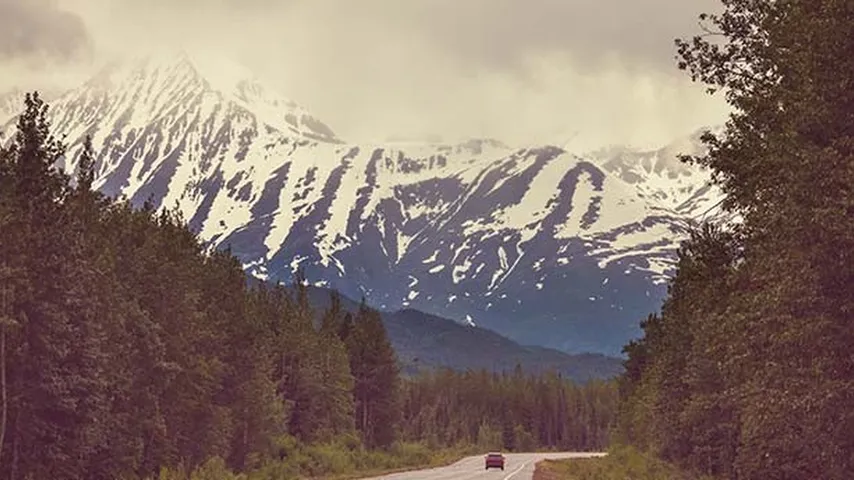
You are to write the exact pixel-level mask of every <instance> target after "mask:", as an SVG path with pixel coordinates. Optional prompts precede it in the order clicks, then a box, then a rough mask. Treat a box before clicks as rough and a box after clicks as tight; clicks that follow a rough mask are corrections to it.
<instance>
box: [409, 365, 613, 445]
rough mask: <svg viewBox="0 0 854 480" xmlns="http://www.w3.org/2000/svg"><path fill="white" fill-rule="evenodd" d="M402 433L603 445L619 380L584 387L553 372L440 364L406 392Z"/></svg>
mask: <svg viewBox="0 0 854 480" xmlns="http://www.w3.org/2000/svg"><path fill="white" fill-rule="evenodd" d="M402 397H403V421H402V422H401V435H402V436H403V437H404V438H407V439H413V440H419V441H426V442H428V444H431V445H455V444H472V445H477V446H479V447H481V449H483V450H502V449H504V450H510V451H514V450H516V451H532V450H535V449H541V448H546V449H557V450H574V451H583V450H588V451H589V450H601V449H604V448H605V447H606V446H607V444H608V432H609V429H610V428H611V426H612V420H613V419H614V416H615V411H616V403H617V402H616V400H617V395H616V385H615V384H614V383H613V382H599V381H591V382H589V383H587V384H585V385H584V386H583V387H580V386H577V385H574V384H572V383H571V382H568V381H566V380H564V379H563V378H561V377H560V376H559V375H557V374H545V375H539V376H533V375H524V374H523V373H522V371H521V369H519V368H517V369H516V370H515V371H514V372H513V373H512V374H508V373H506V372H505V373H501V374H499V373H490V372H487V371H483V370H482V371H477V372H475V371H470V372H464V373H461V372H454V371H452V370H441V371H438V372H431V373H426V374H422V375H421V377H419V378H417V379H415V381H412V382H408V383H407V385H406V386H405V388H404V390H403V395H402Z"/></svg>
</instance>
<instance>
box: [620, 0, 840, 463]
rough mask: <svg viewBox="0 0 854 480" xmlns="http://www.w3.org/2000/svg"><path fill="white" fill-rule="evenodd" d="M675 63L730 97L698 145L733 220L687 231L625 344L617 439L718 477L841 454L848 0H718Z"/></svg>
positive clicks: (827, 459)
mask: <svg viewBox="0 0 854 480" xmlns="http://www.w3.org/2000/svg"><path fill="white" fill-rule="evenodd" d="M723 4H724V7H725V8H724V11H723V13H722V14H720V15H718V16H703V19H704V20H707V21H708V22H709V23H710V26H708V27H707V29H708V30H709V31H710V32H713V33H715V34H717V35H718V36H719V37H721V38H722V39H723V40H724V41H723V42H718V41H714V42H712V41H710V40H709V38H708V37H697V38H695V39H693V41H691V42H684V41H679V42H677V43H678V45H679V52H680V55H681V57H682V61H681V62H680V67H681V68H683V69H686V70H688V71H690V72H691V74H692V76H693V78H694V79H695V80H700V81H702V82H704V83H706V84H708V85H709V86H710V87H711V88H712V89H722V90H725V91H726V95H727V99H728V101H729V102H730V104H731V105H732V106H733V107H734V113H733V114H732V115H731V117H730V120H729V122H728V123H727V126H726V130H725V131H724V133H723V134H722V135H720V136H714V135H711V134H707V135H706V136H705V137H704V139H705V141H706V142H707V144H708V145H709V147H710V151H709V153H708V154H707V155H705V156H702V157H699V158H686V160H688V161H693V162H697V163H699V164H701V165H705V166H707V167H709V168H711V169H712V171H713V174H714V177H715V179H716V181H717V183H718V184H719V185H720V186H721V187H722V188H723V190H724V192H725V193H726V199H725V202H724V204H723V205H724V207H725V208H726V209H728V210H730V211H732V212H733V213H736V214H738V215H740V216H741V217H742V219H743V224H741V225H740V226H738V227H735V226H729V228H727V229H725V230H724V229H716V228H712V227H710V226H708V225H706V226H703V227H702V228H700V229H698V231H697V232H696V233H695V234H694V235H693V236H692V237H691V239H690V240H689V241H688V242H686V244H685V247H684V248H683V250H682V251H681V252H680V261H679V266H678V271H677V275H676V277H675V278H674V279H673V281H672V284H671V286H670V292H669V298H668V299H667V301H666V303H665V305H664V308H663V309H662V313H661V316H660V317H652V318H650V319H649V320H648V321H647V322H646V324H645V325H644V332H645V335H644V338H643V339H642V340H641V341H639V342H635V343H632V344H630V345H629V346H627V348H626V353H627V354H628V355H629V358H628V361H627V362H626V367H627V372H626V375H625V376H624V377H623V378H622V379H621V387H620V391H621V396H622V398H623V402H622V404H621V407H620V426H619V428H618V434H619V436H620V438H621V439H622V440H623V441H626V442H630V443H632V444H634V445H637V446H639V447H641V448H644V449H647V450H649V451H651V452H653V453H656V454H658V455H660V456H662V457H664V458H665V459H667V460H670V461H673V462H675V463H678V464H679V465H681V466H683V467H685V468H686V469H690V470H694V471H699V472H704V473H708V474H712V475H715V476H719V477H722V478H732V479H764V478H793V479H794V478H826V479H842V478H847V477H848V476H850V472H851V471H854V457H852V456H851V452H852V451H854V440H852V437H851V435H850V433H849V432H850V430H849V429H850V428H851V427H852V426H854V358H852V357H851V354H850V351H851V348H852V345H854V329H852V323H851V312H852V311H854V303H852V302H854V300H852V296H851V294H850V287H851V285H852V284H854V257H852V253H851V252H852V251H854V196H852V195H851V194H850V192H851V185H852V184H854V136H852V135H854V130H852V125H854V121H852V116H851V115H852V114H851V112H852V111H854V110H852V107H854V90H852V89H851V88H850V79H851V78H854V60H852V59H854V56H852V53H854V41H852V39H854V4H852V3H851V2H850V1H847V0H808V1H807V0H792V1H787V2H757V1H751V0H724V1H723Z"/></svg>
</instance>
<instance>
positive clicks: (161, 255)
mask: <svg viewBox="0 0 854 480" xmlns="http://www.w3.org/2000/svg"><path fill="white" fill-rule="evenodd" d="M25 107H26V110H25V112H24V113H23V114H22V115H21V116H20V118H19V121H18V124H17V132H16V134H15V136H14V137H13V138H11V141H10V142H9V143H8V144H7V146H5V147H2V148H0V245H2V249H0V479H4V480H17V479H27V478H38V479H41V478H44V479H47V478H51V479H83V478H86V479H114V478H146V477H156V476H158V475H160V474H161V471H162V469H163V468H170V469H172V471H173V472H175V471H179V472H180V471H185V470H183V469H185V468H187V469H190V470H192V469H193V468H195V467H197V466H199V465H203V464H204V465H206V466H205V468H215V469H220V470H221V469H223V468H228V469H231V470H235V471H253V470H254V471H266V472H267V474H268V476H269V477H270V478H292V477H293V476H294V475H296V474H299V473H300V472H303V473H304V470H306V469H307V470H309V471H310V472H309V473H311V474H312V475H316V474H318V473H322V472H320V470H322V469H323V468H325V467H324V466H322V465H320V463H322V462H323V461H327V462H331V463H335V462H337V467H335V468H339V469H340V468H348V467H347V465H357V464H361V463H364V462H362V461H361V460H359V461H357V460H354V457H353V454H352V452H357V451H361V452H368V453H370V451H379V450H386V451H388V452H392V453H394V452H402V453H401V455H404V454H407V453H406V452H407V449H406V448H405V447H401V444H400V443H399V439H400V438H401V436H403V437H405V438H406V439H408V440H418V441H420V440H422V439H423V438H426V437H427V436H429V435H433V437H431V438H433V439H434V440H435V441H437V442H440V444H443V445H449V444H450V443H449V442H458V441H465V440H466V438H465V437H464V436H462V435H458V434H450V433H443V432H439V431H437V430H435V429H434V430H430V431H426V430H425V431H421V430H418V428H409V427H407V428H404V429H403V430H402V431H401V425H408V423H409V422H414V421H416V420H418V421H422V422H423V421H426V420H428V419H430V421H437V422H439V421H444V422H445V423H444V424H442V425H444V428H449V427H448V425H449V423H448V422H450V421H452V420H454V419H455V420H456V421H464V422H466V423H467V424H470V423H471V422H472V421H475V420H476V421H477V422H478V426H481V425H483V426H484V428H487V427H488V422H487V421H486V420H485V419H484V415H486V413H485V412H486V411H487V409H489V411H490V412H492V413H490V415H493V414H494V415H496V417H495V418H503V416H506V415H504V413H503V412H504V411H503V410H502V411H496V410H495V409H496V404H495V403H494V402H496V401H497V402H499V404H500V405H501V408H508V409H509V410H507V411H512V412H513V414H512V416H511V417H507V418H508V419H512V421H513V428H514V429H513V430H512V431H511V432H510V433H511V434H513V435H514V436H513V438H512V439H511V438H510V436H508V440H512V442H511V443H509V444H508V443H506V442H505V444H507V445H508V446H513V447H515V446H516V445H523V446H524V447H530V448H535V447H540V446H562V445H567V446H573V447H577V448H585V447H588V448H589V447H597V446H600V445H602V442H603V438H604V437H603V436H604V430H605V426H606V425H607V424H608V423H609V422H610V421H611V420H612V418H613V417H612V415H611V413H612V410H611V409H610V407H609V405H610V404H611V403H613V402H614V401H615V392H613V391H612V390H614V389H609V388H608V387H607V386H602V385H593V386H592V387H590V389H583V388H579V387H573V386H571V385H568V384H567V383H566V382H562V381H560V380H559V379H556V378H542V379H534V378H526V379H521V378H518V377H513V378H512V379H509V378H503V377H502V378H500V379H487V381H486V382H485V383H484V382H481V381H479V380H474V379H469V378H468V377H466V376H455V375H450V374H443V375H445V376H439V377H432V376H427V377H424V378H422V379H416V380H404V379H402V378H401V377H400V375H399V367H398V364H397V360H396V358H395V353H394V351H393V350H392V347H391V344H390V343H389V341H388V338H387V335H386V332H385V329H384V327H383V324H382V321H381V319H380V315H379V314H378V313H377V312H376V311H374V310H372V309H370V308H368V307H367V306H365V305H364V304H362V306H361V307H360V308H359V309H358V310H357V311H355V312H352V313H349V312H345V311H344V310H343V309H342V307H341V302H340V299H338V298H337V297H333V298H332V301H331V305H330V306H329V308H328V309H327V310H326V311H324V312H314V311H312V308H311V305H310V303H309V300H308V295H307V292H306V290H305V288H304V287H303V286H302V285H303V284H304V283H303V282H302V281H299V279H298V281H297V282H296V287H295V288H288V289H286V288H285V287H270V286H264V285H259V286H256V287H249V286H248V285H247V281H246V278H245V276H244V273H243V272H242V270H241V266H240V264H239V262H238V261H237V260H236V259H235V258H234V257H233V256H232V255H231V254H230V252H227V251H207V250H206V249H205V248H204V247H203V244H202V243H201V242H200V241H199V240H198V239H197V237H196V236H195V235H194V234H193V233H192V232H191V231H190V230H189V229H188V228H187V227H186V225H185V222H184V221H183V220H182V218H181V216H180V215H179V214H178V213H176V212H169V211H166V210H162V211H157V210H156V209H155V208H153V206H152V205H150V204H146V205H144V206H143V207H142V208H141V209H135V208H132V207H131V205H130V204H129V203H128V202H127V201H116V200H113V199H109V198H106V197H104V196H102V195H100V194H99V193H97V192H96V191H93V189H92V185H93V181H94V166H95V164H96V161H95V154H94V152H93V150H92V146H91V143H90V142H89V140H88V139H87V140H86V141H85V143H84V145H83V148H82V149H81V153H80V154H79V157H78V160H79V163H77V165H78V167H77V169H76V172H75V173H74V175H73V178H72V176H71V175H67V174H66V173H64V172H62V171H61V170H59V169H57V168H56V167H55V165H56V163H57V160H59V159H61V158H63V157H64V156H65V154H66V152H65V148H66V147H65V145H64V144H63V143H62V142H60V141H59V140H58V139H56V138H54V137H53V136H51V133H50V126H49V124H48V122H47V121H46V109H47V106H46V105H45V104H44V103H43V102H42V101H41V99H40V98H39V97H38V95H37V94H33V95H27V98H26V105H25ZM448 375H450V376H448ZM478 378H480V377H478ZM469 380H471V381H474V382H475V385H477V386H483V387H484V388H487V389H489V390H488V391H489V392H490V393H489V395H490V396H491V398H490V399H489V401H488V402H484V401H483V400H482V399H481V398H480V397H481V396H482V395H484V394H485V393H486V391H483V392H480V393H479V394H478V393H477V392H475V391H474V390H472V389H471V388H470V387H468V386H465V385H462V383H465V382H466V381H469ZM455 389H458V391H460V392H462V391H468V392H470V393H472V395H469V396H467V397H458V396H456V393H454V392H455V391H457V390H455ZM529 389H535V390H529ZM536 392H542V394H543V395H544V397H542V398H540V397H538V396H536V394H535V393H536ZM502 402H503V403H502ZM549 402H554V403H553V404H552V403H549ZM467 409H468V410H467ZM540 409H541V410H540ZM467 411H468V412H472V415H475V413H474V412H475V411H477V412H479V413H477V415H480V416H479V417H476V416H473V417H472V418H468V417H466V418H463V417H465V415H466V412H467ZM431 412H432V413H431ZM431 415H433V416H431ZM537 415H540V416H537ZM544 415H545V416H544ZM554 421H558V422H563V423H561V424H552V423H551V422H554ZM587 421H589V422H590V423H589V424H587V423H585V424H583V425H581V424H579V423H578V422H587ZM519 426H521V430H519V429H517V427H519ZM401 433H402V434H403V435H401ZM474 433H475V434H477V433H478V432H477V431H475V432H474ZM531 436H534V438H530V437H531ZM475 438H476V437H472V436H469V437H468V440H469V441H474V440H475ZM520 442H521V443H520ZM299 445H318V446H321V447H318V449H316V450H314V451H310V452H308V453H306V450H304V449H303V450H300V448H298V446H299ZM323 445H327V446H329V445H336V446H339V447H340V448H345V449H348V450H347V451H348V452H349V453H348V454H347V455H345V456H344V457H342V456H340V455H338V456H336V454H334V452H332V453H330V451H329V448H332V447H329V448H326V447H322V446H323ZM336 448H338V447H336ZM409 453H410V454H411V453H412V451H411V449H410V450H409ZM415 453H418V452H415ZM428 453H429V452H428ZM312 455H314V458H309V457H311V456H312ZM419 455H420V454H419ZM295 456H298V457H299V458H297V459H296V460H294V458H295ZM320 457H323V458H325V459H326V460H323V458H320ZM345 457H346V458H345ZM414 457H418V455H414ZM341 458H344V460H341ZM418 458H420V457H418ZM211 459H214V460H213V463H210V462H209V460H211ZM216 459H220V460H221V462H222V463H217V460H216ZM288 461H290V463H288V464H287V465H288V468H287V469H286V468H284V467H283V465H285V463H286V462H288ZM277 462H278V463H277ZM342 462H343V463H342ZM348 462H349V463H348ZM360 462H361V463H360ZM211 465H213V466H212V467H211ZM342 465H343V466H342ZM179 467H180V469H179V470H175V469H176V468H179ZM291 467H293V468H291ZM330 468H332V467H330ZM217 471H219V470H217ZM164 475H169V474H165V473H164ZM163 478H172V477H163ZM175 478H181V474H178V476H177V477H175ZM205 478H208V477H205ZM223 478H226V477H223ZM257 478H262V477H257ZM263 478H266V477H263Z"/></svg>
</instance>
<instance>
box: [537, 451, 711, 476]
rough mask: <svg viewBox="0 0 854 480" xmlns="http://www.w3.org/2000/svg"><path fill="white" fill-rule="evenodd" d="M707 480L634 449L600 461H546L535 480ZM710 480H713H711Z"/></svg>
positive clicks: (592, 459) (541, 464) (538, 465)
mask: <svg viewBox="0 0 854 480" xmlns="http://www.w3.org/2000/svg"><path fill="white" fill-rule="evenodd" d="M628 478H630V479H632V480H704V478H705V477H699V476H695V475H690V474H687V473H685V472H683V471H681V470H679V469H678V468H677V467H675V466H673V465H670V464H667V463H665V462H663V461H661V460H658V459H656V458H654V457H651V456H649V455H645V454H643V453H641V452H640V451H638V450H636V449H633V448H631V447H621V448H616V449H612V450H611V451H610V452H609V453H608V455H607V456H605V457H600V458H579V459H571V460H544V461H542V462H538V463H537V468H536V471H535V473H534V479H535V480H625V479H628ZM709 480H710V479H709Z"/></svg>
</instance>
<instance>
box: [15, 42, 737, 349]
mask: <svg viewBox="0 0 854 480" xmlns="http://www.w3.org/2000/svg"><path fill="white" fill-rule="evenodd" d="M20 97H21V94H20V92H11V93H10V94H8V95H6V96H4V97H0V115H5V117H0V125H4V120H3V119H4V118H5V125H4V126H2V127H0V130H3V131H7V132H9V131H10V130H12V128H13V125H12V123H11V122H12V121H13V118H12V117H13V116H14V115H15V113H16V112H17V111H18V110H17V109H16V108H15V107H14V105H15V104H16V102H17V104H18V105H20ZM4 99H5V100H4ZM52 100H53V101H51V108H50V113H49V116H50V120H51V122H52V124H53V126H54V129H55V131H57V132H58V133H60V134H63V135H65V136H66V140H67V142H68V144H69V154H68V155H67V157H66V158H65V159H64V160H63V161H62V162H61V163H62V164H61V165H60V166H61V167H62V168H65V169H66V170H68V171H71V170H73V169H74V168H75V167H76V161H77V154H78V153H79V149H80V146H81V144H82V140H83V138H84V136H86V135H91V136H92V139H93V145H94V147H95V149H96V152H97V161H96V166H95V167H96V183H95V187H96V188H98V189H99V190H101V191H102V192H104V193H106V194H108V195H110V196H125V197H127V198H128V199H130V200H131V201H132V202H133V203H136V204H140V203H142V202H144V201H146V200H148V201H151V202H153V203H154V205H155V206H158V207H168V208H172V207H177V208H179V209H180V210H181V211H182V212H183V214H184V216H185V218H186V219H187V220H188V222H189V224H190V226H191V228H193V229H194V230H195V231H196V232H198V234H199V236H200V238H202V239H203V240H204V241H206V242H208V243H209V245H210V246H212V247H217V248H224V247H230V249H231V251H232V253H233V254H235V255H236V256H237V257H238V258H239V259H240V260H241V262H242V263H243V265H244V268H245V270H246V271H247V273H249V274H251V275H253V276H255V277H257V278H259V279H262V280H266V281H272V282H278V281H282V282H289V281H290V280H292V279H293V274H294V272H295V271H296V269H298V268H299V269H302V270H303V271H304V272H305V275H306V277H307V278H308V279H309V280H310V281H311V282H312V284H314V285H316V286H318V287H323V288H331V289H335V290H338V291H340V292H342V293H343V294H344V295H346V296H349V297H351V298H362V297H364V298H365V299H366V301H367V302H368V303H369V304H371V305H372V306H374V307H376V308H378V309H381V310H384V311H387V312H397V311H407V310H418V311H421V312H425V313H427V314H430V315H434V316H438V317H444V318H449V319H453V320H456V321H458V322H460V323H462V324H469V325H477V326H480V327H484V328H486V329H489V330H492V331H495V332H497V333H499V334H501V335H503V336H506V337H508V338H509V339H511V340H513V341H514V342H517V343H519V344H522V345H532V346H540V347H549V348H553V349H558V350H561V351H564V352H571V353H579V352H596V353H602V354H608V355H618V354H619V353H620V349H621V347H622V345H623V344H624V343H626V341H628V340H629V339H631V338H634V337H635V336H637V335H638V334H639V333H640V330H639V321H640V320H641V319H642V318H644V317H645V316H646V315H647V314H648V313H650V312H653V311H657V310H658V309H659V308H660V304H661V301H662V298H663V296H664V294H665V293H666V282H667V279H668V278H669V276H670V275H672V273H673V269H674V265H675V259H676V251H677V249H678V247H679V242H680V241H681V240H682V239H683V238H684V237H685V235H686V233H687V231H688V229H689V228H690V226H691V225H692V224H693V223H694V222H695V220H696V219H698V218H701V217H703V216H708V215H715V214H717V213H718V212H717V210H716V209H715V208H716V205H717V204H718V203H719V200H720V198H721V197H720V192H719V191H718V190H717V189H716V188H713V187H711V186H710V185H709V175H708V173H707V172H705V171H703V170H701V169H699V168H697V167H692V166H688V165H685V164H683V163H681V162H680V161H679V160H678V159H677V155H678V154H680V153H701V152H702V149H703V147H702V145H701V143H700V142H699V135H700V132H698V133H696V134H695V135H692V136H690V137H687V138H683V139H679V140H677V141H676V142H674V143H673V144H671V145H666V146H663V147H662V148H661V149H658V150H654V151H637V150H634V149H630V148H625V147H610V148H606V149H601V150H596V151H591V152H574V153H573V152H568V151H566V150H565V149H564V148H561V147H559V146H550V145H545V146H543V145H541V146H528V147H521V148H516V147H510V146H507V145H504V144H502V143H501V142H498V141H495V140H491V139H471V140H470V141H467V142H462V143H440V142H403V141H399V142H388V143H386V144H359V143H350V142H347V141H346V140H344V139H341V138H339V136H338V135H337V134H336V133H335V132H334V130H333V129H332V128H331V127H330V126H328V125H326V124H325V123H323V122H322V121H321V120H319V119H318V118H316V117H315V116H313V115H312V114H311V113H310V112H309V111H308V110H307V109H306V108H304V107H302V106H301V105H299V104H297V103H296V102H294V101H292V100H290V99H288V98H286V97H284V96H281V95H279V94H278V93H276V92H274V91H273V90H272V89H270V88H267V87H266V86H265V85H264V84H263V82H261V81H259V80H258V79H257V77H255V76H254V75H253V74H252V72H249V71H247V70H246V69H245V68H243V67H242V66H239V65H237V64H235V63H232V62H228V61H225V60H223V59H221V58H214V57H211V56H206V55H197V54H188V53H186V52H178V53H175V54H173V55H166V56H157V57H153V56H152V57H139V58H132V59H125V60H123V61H121V62H115V63H112V64H109V65H107V66H106V67H104V68H103V69H102V70H100V71H99V72H98V73H96V74H95V75H94V76H93V77H92V78H91V79H90V80H88V81H87V82H85V83H84V84H82V85H80V86H78V87H76V88H74V89H72V90H69V91H67V92H65V93H64V94H62V95H59V96H57V97H56V98H54V99H52ZM4 112H5V113H4Z"/></svg>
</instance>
